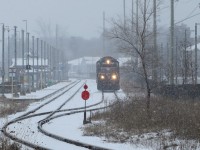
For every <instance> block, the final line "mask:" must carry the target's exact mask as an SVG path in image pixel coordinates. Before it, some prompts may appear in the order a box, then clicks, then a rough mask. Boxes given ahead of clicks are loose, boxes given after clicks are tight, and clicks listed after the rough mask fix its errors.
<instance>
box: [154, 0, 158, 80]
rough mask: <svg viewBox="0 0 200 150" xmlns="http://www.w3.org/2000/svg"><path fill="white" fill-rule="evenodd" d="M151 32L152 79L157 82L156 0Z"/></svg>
mask: <svg viewBox="0 0 200 150" xmlns="http://www.w3.org/2000/svg"><path fill="white" fill-rule="evenodd" d="M153 9H154V13H153V34H154V62H153V80H154V81H155V83H157V81H158V80H157V67H158V51H157V24H156V17H157V12H156V0H154V1H153Z"/></svg>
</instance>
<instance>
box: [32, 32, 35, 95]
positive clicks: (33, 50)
mask: <svg viewBox="0 0 200 150" xmlns="http://www.w3.org/2000/svg"><path fill="white" fill-rule="evenodd" d="M34 44H35V43H34V36H32V52H33V57H32V58H33V66H32V68H33V75H32V91H33V92H35V85H34V84H35V78H34V76H35V47H34Z"/></svg>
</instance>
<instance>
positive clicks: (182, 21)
mask: <svg viewBox="0 0 200 150" xmlns="http://www.w3.org/2000/svg"><path fill="white" fill-rule="evenodd" d="M198 15H200V13H197V14H195V15H192V16H190V17H187V18H185V19H183V20H181V21H178V22H175V24H179V23H181V22H183V21H185V20H188V19H191V18H193V17H195V16H198Z"/></svg>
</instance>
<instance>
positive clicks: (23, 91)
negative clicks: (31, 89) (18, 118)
mask: <svg viewBox="0 0 200 150" xmlns="http://www.w3.org/2000/svg"><path fill="white" fill-rule="evenodd" d="M21 32H22V70H23V72H22V89H21V95H25V94H26V92H25V89H24V75H25V67H24V30H22V31H21Z"/></svg>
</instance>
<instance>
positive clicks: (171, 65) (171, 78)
mask: <svg viewBox="0 0 200 150" xmlns="http://www.w3.org/2000/svg"><path fill="white" fill-rule="evenodd" d="M170 31H171V32H170V33H171V34H170V46H171V51H170V84H171V85H174V58H173V56H174V0H171V30H170Z"/></svg>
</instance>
